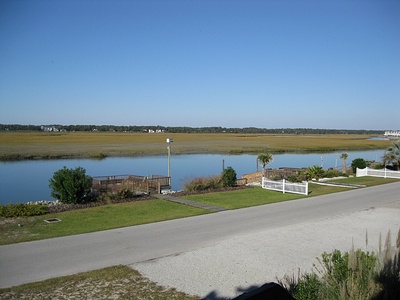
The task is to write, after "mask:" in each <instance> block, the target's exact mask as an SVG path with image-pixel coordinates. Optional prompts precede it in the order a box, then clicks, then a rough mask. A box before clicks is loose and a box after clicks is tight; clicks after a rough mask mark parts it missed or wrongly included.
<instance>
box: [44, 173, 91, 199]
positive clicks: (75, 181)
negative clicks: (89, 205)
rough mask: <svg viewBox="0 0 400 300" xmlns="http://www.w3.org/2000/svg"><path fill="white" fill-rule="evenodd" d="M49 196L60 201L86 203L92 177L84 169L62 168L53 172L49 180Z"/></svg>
mask: <svg viewBox="0 0 400 300" xmlns="http://www.w3.org/2000/svg"><path fill="white" fill-rule="evenodd" d="M49 187H50V188H51V196H52V197H54V198H55V199H58V200H59V201H60V202H62V203H75V204H77V203H86V202H90V201H91V197H90V188H91V187H92V178H91V177H90V176H87V175H86V170H85V169H83V168H81V167H78V168H75V169H67V168H66V167H65V166H64V168H62V169H60V170H58V171H56V172H54V174H53V177H52V178H51V179H50V180H49Z"/></svg>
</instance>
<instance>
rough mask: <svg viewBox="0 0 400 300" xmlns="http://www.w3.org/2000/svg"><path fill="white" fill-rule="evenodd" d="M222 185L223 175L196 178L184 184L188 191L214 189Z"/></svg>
mask: <svg viewBox="0 0 400 300" xmlns="http://www.w3.org/2000/svg"><path fill="white" fill-rule="evenodd" d="M220 187H222V183H221V176H219V175H214V176H210V177H198V178H194V179H192V180H190V181H188V182H187V183H185V185H184V188H183V189H184V190H185V191H187V192H195V191H206V190H214V189H218V188H220Z"/></svg>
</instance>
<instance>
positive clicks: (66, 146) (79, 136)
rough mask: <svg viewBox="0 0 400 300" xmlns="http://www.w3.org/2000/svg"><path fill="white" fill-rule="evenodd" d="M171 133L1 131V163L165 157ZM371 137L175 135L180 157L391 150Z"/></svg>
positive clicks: (176, 150) (231, 134)
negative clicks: (3, 161) (199, 154)
mask: <svg viewBox="0 0 400 300" xmlns="http://www.w3.org/2000/svg"><path fill="white" fill-rule="evenodd" d="M166 137H167V135H166V134H147V133H104V132H66V133H44V132H0V160H11V159H35V158H61V157H92V158H103V157H106V156H123V155H128V156H139V155H152V154H154V155H156V154H164V153H165V140H166ZM369 137H370V136H368V135H351V134H350V135H273V134H246V135H243V134H234V133H215V134H189V133H174V134H173V138H174V143H173V146H172V149H173V152H174V154H192V153H230V154H239V153H260V152H272V153H277V152H319V151H350V150H370V149H385V148H387V147H388V145H389V144H390V141H384V140H382V141H380V140H368V138H369Z"/></svg>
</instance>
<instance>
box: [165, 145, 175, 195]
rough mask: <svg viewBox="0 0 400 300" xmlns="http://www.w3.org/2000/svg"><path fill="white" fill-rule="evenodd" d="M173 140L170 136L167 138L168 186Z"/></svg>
mask: <svg viewBox="0 0 400 300" xmlns="http://www.w3.org/2000/svg"><path fill="white" fill-rule="evenodd" d="M173 141H174V140H173V139H171V138H167V149H168V180H169V187H170V188H171V187H172V185H171V143H172V142H173Z"/></svg>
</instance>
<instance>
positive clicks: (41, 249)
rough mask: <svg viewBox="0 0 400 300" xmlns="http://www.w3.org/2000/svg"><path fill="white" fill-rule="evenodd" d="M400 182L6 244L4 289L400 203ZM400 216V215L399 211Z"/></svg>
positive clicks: (0, 253) (0, 263)
mask: <svg viewBox="0 0 400 300" xmlns="http://www.w3.org/2000/svg"><path fill="white" fill-rule="evenodd" d="M399 192H400V182H399V183H392V184H385V185H381V186H376V187H370V188H363V189H357V190H351V191H347V192H341V193H335V194H330V195H324V196H318V197H311V198H307V199H301V200H296V201H289V202H283V203H277V204H270V205H263V206H257V207H251V208H245V209H240V210H231V211H223V212H218V213H214V214H209V215H202V216H197V217H190V218H184V219H179V220H172V221H166V222H160V223H154V224H147V225H140V226H134V227H127V228H121V229H115V230H108V231H102V232H96V233H89V234H82V235H76V236H68V237H62V238H54V239H48V240H41V241H34V242H28V243H19V244H13V245H5V246H0V270H1V272H0V287H1V288H4V287H10V286H15V285H20V284H23V283H28V282H34V281H40V280H44V279H49V278H53V277H58V276H64V275H70V274H75V273H78V272H84V271H89V270H94V269H99V268H103V267H107V266H112V265H118V264H122V265H132V264H135V263H140V262H144V261H148V260H154V259H159V258H162V257H166V256H170V255H175V254H180V253H184V252H187V251H193V250H196V249H201V248H204V247H208V246H211V245H215V244H217V243H220V242H221V241H224V240H227V239H232V238H234V237H236V236H242V237H243V236H244V235H246V234H254V233H257V232H260V231H261V230H265V229H275V228H276V229H277V228H281V227H285V226H291V225H296V224H301V223H304V222H314V221H318V220H324V219H327V218H333V217H336V216H340V215H343V214H350V213H354V212H360V211H363V210H366V209H371V208H374V207H382V206H387V205H390V204H394V203H398V202H399V201H400V194H399ZM399 219H400V215H399Z"/></svg>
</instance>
